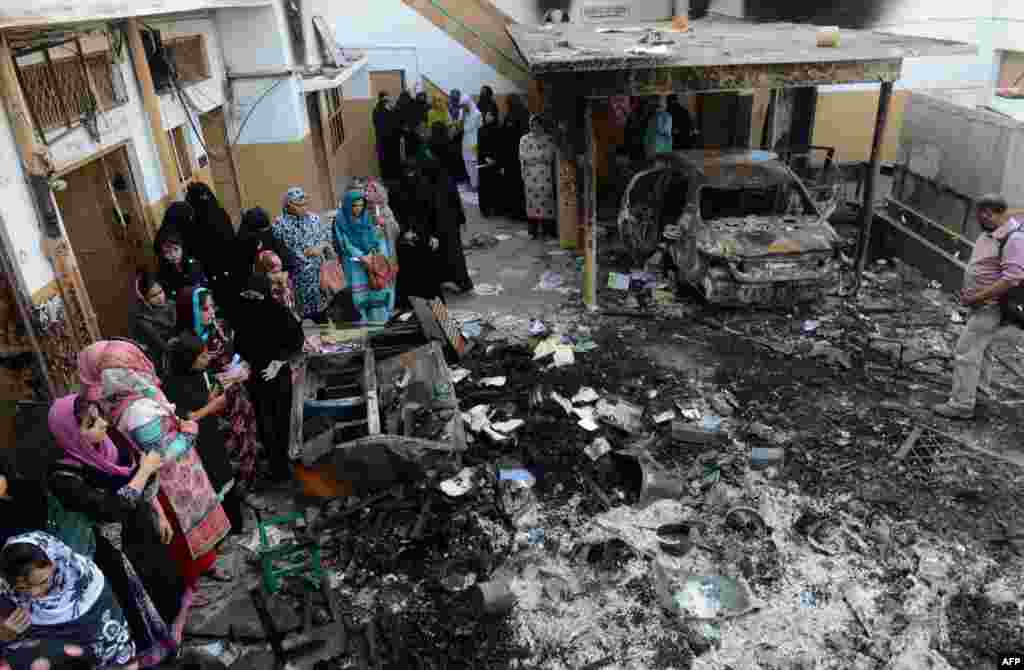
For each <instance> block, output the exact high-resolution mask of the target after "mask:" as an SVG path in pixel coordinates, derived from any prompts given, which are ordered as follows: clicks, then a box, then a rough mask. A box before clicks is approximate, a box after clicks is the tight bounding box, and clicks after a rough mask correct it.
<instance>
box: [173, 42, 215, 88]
mask: <svg viewBox="0 0 1024 670" xmlns="http://www.w3.org/2000/svg"><path fill="white" fill-rule="evenodd" d="M163 45H164V52H165V53H166V54H167V59H168V60H169V61H170V63H171V65H173V67H174V71H175V72H177V73H178V83H180V84H183V85H184V84H194V83H195V82H199V81H204V80H206V79H209V78H210V58H209V56H208V54H207V52H206V40H205V39H204V38H203V36H202V35H185V36H181V37H168V38H164V40H163Z"/></svg>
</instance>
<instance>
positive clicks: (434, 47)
mask: <svg viewBox="0 0 1024 670" xmlns="http://www.w3.org/2000/svg"><path fill="white" fill-rule="evenodd" d="M496 4H497V6H498V7H499V8H501V9H505V7H504V6H503V3H502V2H498V3H496ZM329 12H330V14H329V15H328V21H330V22H331V23H332V25H333V26H334V31H335V34H336V36H337V38H338V41H339V42H340V43H341V44H342V45H343V46H346V47H353V48H361V47H364V46H366V47H392V48H390V49H387V48H374V49H371V50H368V51H367V54H368V55H369V58H370V64H369V69H370V70H371V71H372V70H392V69H404V70H405V71H406V82H407V83H408V85H409V86H410V87H411V86H412V85H413V84H414V83H415V82H416V81H417V80H418V77H419V75H420V74H423V75H426V76H428V77H430V78H431V79H433V80H434V81H436V82H437V83H438V84H439V85H440V86H441V87H443V88H445V89H446V90H447V89H451V88H458V89H460V90H462V91H474V92H476V91H479V90H480V87H481V86H482V85H484V84H489V85H490V86H491V87H492V88H493V89H494V91H495V92H496V93H511V92H516V91H517V87H516V86H515V84H513V83H512V82H510V81H508V80H507V79H505V78H504V77H502V76H501V75H499V74H498V73H497V72H496V71H495V70H494V68H492V67H490V66H489V65H486V64H484V63H483V62H482V61H481V60H480V59H479V58H478V57H477V56H476V55H475V54H473V53H472V52H470V51H469V50H467V49H466V48H465V47H463V46H462V45H460V44H459V43H458V42H456V41H455V40H453V39H452V38H451V37H449V36H448V34H447V33H445V32H444V31H442V30H440V29H439V28H437V27H436V26H434V24H432V23H431V22H430V21H428V20H427V19H425V18H423V17H422V16H420V15H419V14H418V13H417V12H416V11H415V10H413V9H411V8H409V7H408V6H406V5H405V4H404V3H403V2H402V0H374V1H373V2H368V3H365V4H363V5H362V6H361V8H360V10H359V11H352V10H351V9H350V8H349V7H348V6H347V5H345V4H344V3H334V4H333V5H329ZM513 17H514V18H518V17H517V16H516V15H515V14H513ZM394 47H399V48H394Z"/></svg>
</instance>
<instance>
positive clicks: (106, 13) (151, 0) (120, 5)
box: [0, 0, 273, 31]
mask: <svg viewBox="0 0 1024 670" xmlns="http://www.w3.org/2000/svg"><path fill="white" fill-rule="evenodd" d="M272 4H273V1H272V0H85V1H79V2H68V1H67V0H41V1H40V0H33V1H30V2H24V3H20V4H18V5H17V6H16V8H15V9H13V10H8V9H5V8H0V31H3V30H10V29H14V28H40V27H43V26H51V25H63V24H73V23H92V22H96V21H113V20H116V19H126V18H130V17H133V16H157V15H160V14H179V13H186V12H197V11H204V10H206V11H208V10H213V9H232V8H244V7H264V6H268V5H272Z"/></svg>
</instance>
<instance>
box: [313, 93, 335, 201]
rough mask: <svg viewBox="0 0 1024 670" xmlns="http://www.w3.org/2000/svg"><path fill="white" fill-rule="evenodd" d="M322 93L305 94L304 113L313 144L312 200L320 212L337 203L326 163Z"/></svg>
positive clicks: (328, 165)
mask: <svg viewBox="0 0 1024 670" xmlns="http://www.w3.org/2000/svg"><path fill="white" fill-rule="evenodd" d="M319 95H323V93H322V92H321V93H307V94H306V113H307V114H308V115H309V132H310V139H311V140H312V142H313V162H314V164H315V165H316V177H317V193H316V194H314V197H313V198H312V201H313V206H314V207H315V208H316V209H317V210H320V211H323V210H327V209H330V208H331V206H332V205H333V204H334V203H336V202H337V200H336V199H335V197H334V189H332V188H331V167H330V164H329V163H328V161H327V144H326V140H325V139H324V125H323V120H322V118H321V116H320V101H319V100H318V98H317V96H319Z"/></svg>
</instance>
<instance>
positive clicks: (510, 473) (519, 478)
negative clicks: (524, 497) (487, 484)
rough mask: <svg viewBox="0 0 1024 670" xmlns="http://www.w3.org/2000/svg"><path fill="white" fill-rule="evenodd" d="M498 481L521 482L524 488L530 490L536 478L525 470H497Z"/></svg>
mask: <svg viewBox="0 0 1024 670" xmlns="http://www.w3.org/2000/svg"><path fill="white" fill-rule="evenodd" d="M498 479H499V480H500V481H503V482H522V483H523V484H524V485H525V487H526V488H530V487H532V486H533V485H534V484H536V483H537V478H536V477H534V476H533V473H531V472H530V471H529V470H527V469H526V468H507V469H504V470H498Z"/></svg>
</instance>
